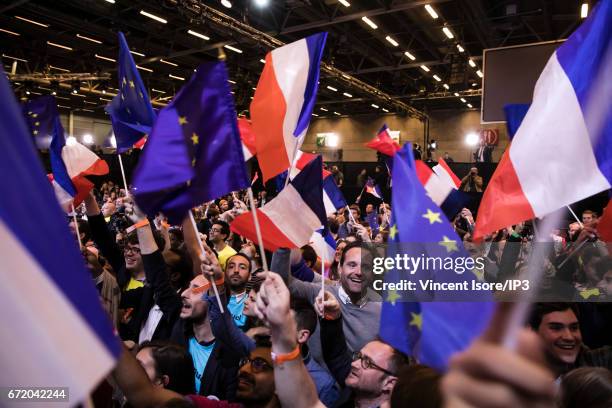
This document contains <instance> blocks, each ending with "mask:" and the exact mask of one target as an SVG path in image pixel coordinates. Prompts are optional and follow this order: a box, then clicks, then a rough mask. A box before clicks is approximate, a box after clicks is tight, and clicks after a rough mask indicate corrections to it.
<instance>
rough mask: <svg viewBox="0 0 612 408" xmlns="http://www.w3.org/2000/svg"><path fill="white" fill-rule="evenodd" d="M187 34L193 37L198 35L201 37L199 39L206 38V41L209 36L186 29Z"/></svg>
mask: <svg viewBox="0 0 612 408" xmlns="http://www.w3.org/2000/svg"><path fill="white" fill-rule="evenodd" d="M187 34H191V35H193V36H194V37H198V38H201V39H203V40H206V41H208V40H210V37H208V36H206V35H204V34H200V33H198V32H197V31H193V30H187Z"/></svg>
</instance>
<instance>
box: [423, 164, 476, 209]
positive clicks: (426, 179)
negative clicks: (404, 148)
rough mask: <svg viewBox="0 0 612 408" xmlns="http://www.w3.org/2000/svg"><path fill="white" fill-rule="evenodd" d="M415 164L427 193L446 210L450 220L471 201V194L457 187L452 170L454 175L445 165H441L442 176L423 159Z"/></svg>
mask: <svg viewBox="0 0 612 408" xmlns="http://www.w3.org/2000/svg"><path fill="white" fill-rule="evenodd" d="M415 166H416V174H417V177H418V178H419V181H420V182H421V184H423V187H425V191H427V195H428V196H429V198H431V199H432V201H433V202H434V203H435V204H436V205H437V206H438V207H440V208H441V209H442V211H444V215H446V218H448V219H449V220H452V219H453V218H454V217H455V215H457V213H458V212H459V211H461V209H462V208H463V207H465V206H466V205H467V204H468V203H469V202H470V200H471V198H470V196H469V195H468V194H466V193H464V192H463V191H459V190H458V189H457V187H455V181H454V180H453V177H452V176H454V174H453V173H452V172H451V174H452V175H450V174H448V173H447V172H446V171H447V170H446V169H445V168H444V167H441V168H440V169H439V171H440V172H441V173H442V175H443V177H440V176H438V175H437V174H436V173H434V172H433V171H432V169H430V168H429V166H428V165H427V164H425V163H424V162H423V161H421V160H415ZM447 168H448V166H447ZM448 171H450V169H448ZM455 178H457V176H455ZM459 184H461V182H459Z"/></svg>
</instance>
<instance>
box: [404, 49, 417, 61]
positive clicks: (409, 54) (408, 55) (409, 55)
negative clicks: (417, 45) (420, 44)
mask: <svg viewBox="0 0 612 408" xmlns="http://www.w3.org/2000/svg"><path fill="white" fill-rule="evenodd" d="M404 55H405V56H407V57H408V58H410V60H411V61H414V60H415V59H416V57H415V56H414V55H412V54H411V53H409V52H408V51H405V52H404Z"/></svg>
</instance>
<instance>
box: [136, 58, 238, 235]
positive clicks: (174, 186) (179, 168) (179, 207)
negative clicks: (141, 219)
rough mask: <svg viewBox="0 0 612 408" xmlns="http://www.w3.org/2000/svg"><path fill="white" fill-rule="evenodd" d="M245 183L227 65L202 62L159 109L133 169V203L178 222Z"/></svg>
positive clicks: (146, 210) (147, 211)
mask: <svg viewBox="0 0 612 408" xmlns="http://www.w3.org/2000/svg"><path fill="white" fill-rule="evenodd" d="M249 185H250V183H249V177H248V175H247V171H246V167H245V164H244V156H243V153H242V143H241V142H240V134H239V132H238V122H237V120H236V110H235V108H234V100H233V98H232V95H231V89H230V87H229V85H228V76H227V70H226V68H225V63H223V62H208V63H205V64H202V65H201V66H200V67H199V68H198V70H197V72H196V73H195V74H194V75H193V76H192V77H191V79H190V80H189V82H188V83H187V84H186V85H185V86H184V87H183V88H182V89H181V90H180V91H179V93H178V94H177V95H176V97H175V98H174V99H173V100H172V102H171V103H170V104H169V105H168V106H166V107H165V108H164V109H162V111H161V112H160V113H159V118H158V119H157V121H156V123H155V126H154V127H153V130H152V132H151V135H150V136H149V139H148V141H147V148H146V149H144V150H143V153H142V156H141V157H140V161H139V163H138V167H137V168H136V170H135V173H134V195H135V196H136V201H137V202H138V205H139V206H140V208H142V209H143V210H144V211H145V212H146V213H147V214H150V215H153V214H155V213H156V212H158V211H161V212H163V213H164V214H165V215H166V216H168V218H169V219H170V221H171V222H173V223H179V222H181V221H182V220H183V218H184V217H185V215H186V214H187V211H189V209H191V208H192V207H194V206H196V205H199V204H201V203H203V202H205V201H209V200H213V199H215V198H218V197H220V196H222V195H224V194H227V193H229V192H231V191H236V190H240V189H243V188H247V187H249Z"/></svg>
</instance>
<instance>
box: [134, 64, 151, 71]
mask: <svg viewBox="0 0 612 408" xmlns="http://www.w3.org/2000/svg"><path fill="white" fill-rule="evenodd" d="M136 68H138V69H142V70H143V71H147V72H153V70H152V69H150V68H145V67H141V66H140V65H136Z"/></svg>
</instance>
